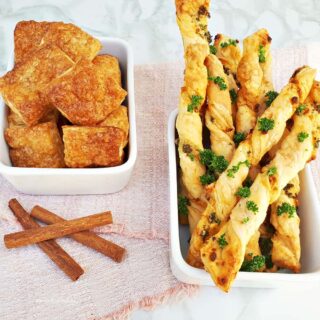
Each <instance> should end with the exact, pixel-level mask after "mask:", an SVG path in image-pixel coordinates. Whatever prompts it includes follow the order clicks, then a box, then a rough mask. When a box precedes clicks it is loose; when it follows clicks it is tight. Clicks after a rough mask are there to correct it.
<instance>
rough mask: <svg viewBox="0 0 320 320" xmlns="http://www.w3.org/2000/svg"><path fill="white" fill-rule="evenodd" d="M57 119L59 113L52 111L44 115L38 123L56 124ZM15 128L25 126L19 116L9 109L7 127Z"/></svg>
mask: <svg viewBox="0 0 320 320" xmlns="http://www.w3.org/2000/svg"><path fill="white" fill-rule="evenodd" d="M58 118H59V111H58V110H56V109H53V110H51V111H49V112H48V113H47V114H45V115H44V116H43V117H42V118H41V119H40V120H39V122H40V123H43V122H49V121H54V122H56V123H57V121H58ZM15 126H25V124H24V122H23V121H22V119H21V118H20V116H19V114H17V113H14V112H13V111H12V110H10V109H9V114H8V127H15Z"/></svg>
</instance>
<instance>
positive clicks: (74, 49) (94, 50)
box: [14, 21, 101, 63]
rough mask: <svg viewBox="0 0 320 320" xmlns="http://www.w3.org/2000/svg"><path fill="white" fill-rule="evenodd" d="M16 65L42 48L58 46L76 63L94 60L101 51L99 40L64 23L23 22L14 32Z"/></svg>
mask: <svg viewBox="0 0 320 320" xmlns="http://www.w3.org/2000/svg"><path fill="white" fill-rule="evenodd" d="M14 44H15V63H20V62H22V61H25V60H27V59H28V57H29V56H30V54H32V53H33V52H34V51H36V50H38V49H39V47H40V46H46V45H48V44H50V45H56V46H57V47H59V48H60V49H61V50H62V51H63V52H65V53H66V54H67V55H68V56H69V57H70V58H71V59H72V60H73V61H74V62H76V61H78V60H80V59H83V58H85V59H88V60H92V59H93V58H94V57H95V56H96V55H97V54H98V52H99V51H100V50H101V43H100V42H99V40H97V39H95V38H93V37H92V36H90V35H89V34H87V33H86V32H84V31H83V30H81V29H80V28H79V27H77V26H75V25H73V24H71V23H63V22H37V21H21V22H19V23H18V24H17V25H16V28H15V31H14Z"/></svg>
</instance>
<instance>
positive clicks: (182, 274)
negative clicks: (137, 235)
mask: <svg viewBox="0 0 320 320" xmlns="http://www.w3.org/2000/svg"><path fill="white" fill-rule="evenodd" d="M177 115H178V109H175V110H173V111H172V112H171V113H170V116H169V122H168V132H167V134H168V157H169V187H170V265H171V270H172V272H173V274H174V275H175V276H176V277H177V278H178V279H179V280H181V281H183V282H188V283H192V284H199V283H201V284H205V285H211V286H215V283H214V282H213V281H212V280H211V277H210V275H209V273H207V272H206V271H205V270H203V269H198V268H195V267H192V266H190V265H189V264H188V263H187V262H186V261H185V259H184V257H183V255H182V252H181V246H180V243H181V241H180V235H179V219H178V203H177V192H178V184H177V163H176V147H175V123H176V117H177ZM303 174H304V175H305V178H306V179H307V181H308V183H310V193H311V196H312V197H314V199H316V200H317V201H318V202H319V200H318V196H317V193H316V190H315V185H314V182H313V178H312V173H311V168H310V165H307V166H306V168H305V169H304V170H303ZM319 280H320V268H318V269H316V270H313V271H312V272H304V273H281V272H275V273H271V272H263V273H261V272H246V271H239V273H238V275H237V278H236V279H235V282H234V285H233V286H234V287H239V286H247V287H249V286H250V285H243V283H245V282H248V283H250V282H254V281H263V282H264V283H268V282H270V281H272V282H277V281H281V282H302V281H303V282H305V281H308V282H312V281H319ZM266 286H267V285H266ZM266 286H262V285H261V286H259V287H266ZM270 286H273V284H272V283H270Z"/></svg>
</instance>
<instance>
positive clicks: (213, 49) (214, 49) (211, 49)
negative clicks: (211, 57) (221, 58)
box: [209, 44, 217, 54]
mask: <svg viewBox="0 0 320 320" xmlns="http://www.w3.org/2000/svg"><path fill="white" fill-rule="evenodd" d="M209 48H210V53H211V54H216V53H217V48H216V47H215V46H214V45H213V44H211V45H210V46H209Z"/></svg>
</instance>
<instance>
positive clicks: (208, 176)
mask: <svg viewBox="0 0 320 320" xmlns="http://www.w3.org/2000/svg"><path fill="white" fill-rule="evenodd" d="M214 181H215V177H214V176H213V175H212V174H204V175H202V176H201V177H200V182H201V184H202V185H203V186H205V185H208V184H210V183H212V182H214Z"/></svg>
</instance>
